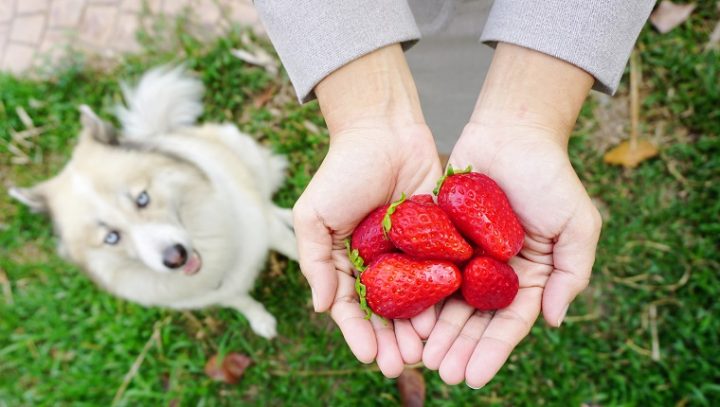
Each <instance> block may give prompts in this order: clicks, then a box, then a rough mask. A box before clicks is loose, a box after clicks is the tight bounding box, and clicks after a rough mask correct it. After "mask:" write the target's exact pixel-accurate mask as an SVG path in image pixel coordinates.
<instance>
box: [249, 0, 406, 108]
mask: <svg viewBox="0 0 720 407" xmlns="http://www.w3.org/2000/svg"><path fill="white" fill-rule="evenodd" d="M255 7H256V8H257V10H258V14H259V15H260V18H261V19H262V21H263V24H264V25H265V28H266V30H267V33H268V35H269V37H270V40H271V41H272V43H273V45H274V46H275V49H276V50H277V52H278V55H280V59H281V60H282V62H283V65H284V66H285V69H286V70H287V73H288V76H290V80H291V81H292V83H293V85H294V87H295V91H296V93H297V95H298V99H300V101H301V102H305V101H308V100H311V99H312V98H314V93H313V88H315V85H317V84H318V82H320V81H321V80H322V79H323V78H325V77H326V76H327V75H328V74H330V73H332V72H333V71H335V70H336V69H338V68H340V67H341V66H343V65H345V64H347V63H348V62H350V61H352V60H354V59H357V58H359V57H361V56H363V55H365V54H368V53H370V52H372V51H374V50H376V49H378V48H381V47H383V46H386V45H389V44H395V43H402V44H403V47H404V48H408V47H410V46H411V45H412V44H414V43H415V42H416V41H417V39H418V38H420V31H419V30H418V28H417V25H416V24H415V19H414V18H413V15H412V12H411V11H410V8H409V7H408V4H407V1H405V0H353V1H348V0H255Z"/></svg>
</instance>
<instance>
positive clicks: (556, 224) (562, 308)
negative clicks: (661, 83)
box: [423, 44, 601, 388]
mask: <svg viewBox="0 0 720 407" xmlns="http://www.w3.org/2000/svg"><path fill="white" fill-rule="evenodd" d="M528 53H529V54H528ZM555 75H557V76H555ZM588 76H589V75H587V74H586V73H585V72H583V71H580V70H579V69H578V68H575V67H574V66H570V65H569V64H567V63H565V62H562V61H559V60H555V59H554V58H551V57H548V56H546V55H543V54H539V53H536V52H534V51H530V50H527V49H524V48H520V47H515V46H505V44H500V45H499V46H498V49H497V51H496V56H495V59H494V60H493V67H491V71H490V73H489V74H488V79H486V84H485V87H484V88H483V92H482V93H481V96H480V98H479V100H478V104H477V106H476V109H475V111H474V113H473V117H472V119H471V121H470V123H469V124H468V125H467V126H466V127H465V130H464V131H463V134H462V136H461V138H460V139H459V141H458V143H457V144H456V146H455V148H454V150H453V153H452V155H451V156H450V159H449V163H450V164H451V165H453V167H455V168H464V167H466V166H467V165H472V168H473V170H474V171H478V172H482V173H485V174H487V175H489V176H490V177H492V178H493V179H494V180H495V181H496V182H497V183H498V184H499V185H500V186H501V188H503V190H504V191H505V193H506V194H507V196H508V199H509V201H510V203H511V205H512V207H513V209H514V210H515V212H516V213H517V215H518V217H519V218H520V222H521V223H522V224H523V227H524V229H525V234H526V237H525V242H524V245H523V248H522V250H521V251H520V253H519V254H518V255H517V256H516V257H514V258H513V259H511V261H510V265H511V266H512V267H513V268H514V269H515V271H516V273H517V274H518V277H519V282H520V290H519V292H518V294H517V297H516V298H515V300H514V301H513V303H512V304H511V305H510V306H509V307H507V308H505V309H502V310H499V311H497V312H495V313H491V312H480V311H476V310H474V309H473V307H471V306H469V305H468V304H467V303H466V302H465V301H463V300H462V298H461V297H454V298H451V299H449V300H448V301H446V302H445V304H444V305H443V307H442V310H441V311H440V315H439V317H438V322H437V324H436V325H435V328H434V329H433V331H432V333H431V335H430V337H429V338H428V341H427V343H426V346H425V349H424V353H423V362H424V363H425V365H426V366H427V367H428V368H430V369H438V370H439V373H440V376H441V378H442V379H443V380H444V381H445V382H446V383H448V384H456V383H460V382H462V381H463V380H465V382H466V383H467V384H468V386H471V387H473V388H479V387H482V386H484V385H485V384H486V383H487V382H488V381H490V380H491V379H492V378H493V377H494V376H495V374H496V373H497V372H498V370H499V369H500V368H501V367H502V365H503V364H504V363H505V361H506V359H507V358H508V356H509V355H510V352H511V351H512V349H513V348H514V347H515V346H516V345H517V344H518V343H519V341H520V340H521V339H522V338H524V337H525V336H526V335H527V334H528V333H529V331H530V328H531V327H532V325H533V323H534V322H535V320H536V318H537V317H538V315H539V313H540V310H541V309H542V312H543V315H544V317H545V320H546V321H547V322H548V323H549V324H550V325H551V326H554V327H559V326H560V324H561V323H562V320H563V318H564V317H565V313H566V312H567V308H568V306H569V304H570V302H571V301H572V300H573V299H574V298H575V296H576V295H577V294H578V293H579V292H581V291H582V290H583V289H584V288H585V287H586V286H587V284H588V282H589V278H590V272H591V268H592V264H593V262H594V259H595V249H596V245H597V241H598V238H599V234H600V224H601V220H600V216H599V213H598V211H597V210H596V208H595V207H594V206H593V204H592V202H591V200H590V198H589V196H588V194H587V192H586V191H585V189H584V187H583V185H582V183H581V182H580V180H579V179H578V177H577V175H576V174H575V171H574V170H573V168H572V166H571V164H570V160H569V158H568V155H567V139H568V137H569V134H570V132H571V130H572V126H573V125H574V121H575V118H576V117H577V114H578V111H579V108H580V105H581V104H582V101H583V100H584V98H585V95H586V94H587V91H588V90H589V87H590V85H591V84H592V81H591V78H588ZM538 77H539V78H542V81H539V80H538ZM589 79H590V80H589ZM554 80H556V83H553V81H554ZM567 80H573V81H575V82H574V86H570V85H568V84H567V83H566V82H564V81H567ZM588 80H589V81H588ZM528 81H529V82H528ZM557 81H559V83H560V85H558V83H557ZM563 84H565V85H566V86H567V87H566V88H565V89H562V85H563ZM546 86H550V88H549V89H548V88H546ZM558 86H560V87H561V88H559V89H558ZM555 96H558V98H555Z"/></svg>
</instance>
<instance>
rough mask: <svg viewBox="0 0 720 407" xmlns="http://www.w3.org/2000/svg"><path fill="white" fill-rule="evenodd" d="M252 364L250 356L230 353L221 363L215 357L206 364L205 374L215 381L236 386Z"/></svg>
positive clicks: (216, 356)
mask: <svg viewBox="0 0 720 407" xmlns="http://www.w3.org/2000/svg"><path fill="white" fill-rule="evenodd" d="M251 363H252V360H251V359H250V357H249V356H247V355H243V354H240V353H234V352H233V353H228V354H227V355H225V357H224V358H223V359H222V360H221V361H218V355H215V356H213V357H211V358H210V360H208V362H207V363H206V364H205V374H206V375H208V376H209V377H210V378H211V379H213V380H215V381H218V382H223V383H227V384H235V383H237V382H238V381H239V380H240V378H242V375H243V373H245V369H247V368H248V366H250V364H251Z"/></svg>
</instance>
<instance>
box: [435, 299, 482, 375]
mask: <svg viewBox="0 0 720 407" xmlns="http://www.w3.org/2000/svg"><path fill="white" fill-rule="evenodd" d="M473 310H474V308H473V307H471V306H470V305H468V304H467V303H466V302H465V301H463V300H462V299H460V298H450V299H449V300H447V301H446V302H445V305H444V306H443V308H442V310H441V311H440V316H439V317H438V320H437V323H436V324H435V327H434V328H433V330H432V332H431V333H430V337H429V338H428V340H427V343H425V350H424V351H423V364H425V366H426V367H427V368H428V369H432V370H437V369H438V368H439V367H440V362H442V360H443V358H444V357H445V354H446V353H447V351H448V349H450V347H451V346H452V344H453V342H454V341H455V338H457V336H458V335H459V334H460V332H461V331H462V328H463V326H464V325H465V322H467V320H468V318H470V316H471V315H472V313H473Z"/></svg>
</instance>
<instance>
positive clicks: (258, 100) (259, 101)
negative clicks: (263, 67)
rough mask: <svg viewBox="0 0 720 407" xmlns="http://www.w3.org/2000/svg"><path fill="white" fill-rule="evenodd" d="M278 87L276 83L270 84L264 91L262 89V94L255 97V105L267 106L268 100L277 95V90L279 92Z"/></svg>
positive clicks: (258, 106) (257, 106)
mask: <svg viewBox="0 0 720 407" xmlns="http://www.w3.org/2000/svg"><path fill="white" fill-rule="evenodd" d="M277 89H278V88H277V86H276V85H270V86H268V87H267V88H266V89H265V90H264V91H262V92H261V93H260V94H258V95H257V96H255V97H254V98H253V106H255V107H256V108H258V109H259V108H261V107H263V106H265V105H266V104H267V102H269V101H270V99H272V98H273V96H275V92H277Z"/></svg>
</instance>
